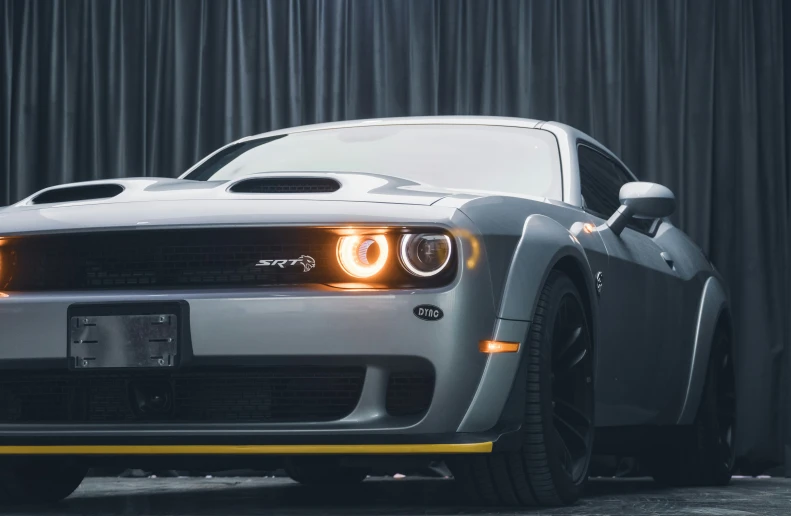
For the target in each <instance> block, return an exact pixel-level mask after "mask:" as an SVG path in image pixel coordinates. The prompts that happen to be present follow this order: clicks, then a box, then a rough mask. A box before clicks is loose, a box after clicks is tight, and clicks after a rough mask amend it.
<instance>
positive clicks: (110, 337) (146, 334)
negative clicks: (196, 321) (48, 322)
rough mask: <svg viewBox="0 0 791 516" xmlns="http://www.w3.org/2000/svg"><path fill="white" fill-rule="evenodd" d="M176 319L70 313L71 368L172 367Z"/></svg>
mask: <svg viewBox="0 0 791 516" xmlns="http://www.w3.org/2000/svg"><path fill="white" fill-rule="evenodd" d="M130 311H131V310H130ZM97 312H100V311H99V310H97ZM179 322H180V321H179V315H178V314H176V313H154V314H151V313H147V314H133V313H132V314H106V315H90V314H85V315H72V316H71V317H69V328H68V335H69V346H68V356H69V363H70V365H71V367H72V368H73V369H129V368H137V369H141V368H145V369H148V368H152V369H168V368H173V367H175V366H176V363H177V358H178V354H179V353H178V350H179V341H180V338H179V337H180V335H179Z"/></svg>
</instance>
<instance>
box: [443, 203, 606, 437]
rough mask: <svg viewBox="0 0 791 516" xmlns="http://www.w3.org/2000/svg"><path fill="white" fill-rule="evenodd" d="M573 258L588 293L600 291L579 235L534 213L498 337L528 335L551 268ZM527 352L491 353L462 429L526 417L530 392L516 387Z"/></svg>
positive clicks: (508, 285) (515, 262)
mask: <svg viewBox="0 0 791 516" xmlns="http://www.w3.org/2000/svg"><path fill="white" fill-rule="evenodd" d="M568 257H571V258H573V259H574V260H575V261H576V265H577V267H578V268H579V269H580V270H581V271H582V276H583V277H584V281H585V283H586V290H587V295H588V296H591V295H594V294H593V293H594V292H595V290H594V285H593V277H592V276H593V275H592V274H591V268H590V264H589V263H588V259H587V257H586V255H585V250H584V249H583V247H582V245H581V244H580V242H579V240H578V239H577V237H575V236H574V235H573V234H572V233H570V232H569V230H568V229H566V228H565V227H563V226H562V225H561V224H559V223H558V222H556V221H555V220H553V219H551V218H549V217H547V216H544V215H530V216H529V217H528V218H527V219H526V220H525V223H524V226H523V230H522V236H521V238H520V240H519V243H518V244H517V246H516V250H515V252H514V255H513V258H512V260H511V265H510V267H509V270H508V274H507V277H506V281H505V288H504V289H503V294H502V297H501V299H500V304H499V310H498V312H497V313H498V318H497V320H496V322H495V327H494V331H493V334H492V337H493V338H494V340H501V341H522V340H523V339H524V337H525V335H526V334H527V331H528V329H529V327H530V320H531V319H532V318H533V312H534V310H535V305H536V303H537V301H538V296H539V295H540V293H541V288H542V287H543V285H544V282H545V281H546V279H547V276H548V275H549V272H550V271H551V270H552V268H553V267H554V266H555V265H556V264H557V263H558V262H559V261H560V260H563V259H564V258H568ZM580 295H582V296H586V293H585V292H580ZM588 301H589V305H590V307H591V312H592V314H594V315H593V317H594V318H595V313H596V312H595V303H593V300H592V299H590V298H589V299H588ZM591 325H592V328H593V327H595V326H596V325H595V321H591ZM594 333H595V332H594ZM524 353H526V351H525V350H524V347H523V346H522V347H520V349H519V351H518V352H517V353H513V354H512V353H502V354H492V355H489V357H488V358H487V362H486V367H485V369H484V372H483V375H482V377H481V381H480V383H479V384H478V389H477V391H476V393H475V396H474V397H473V401H472V403H471V405H470V408H469V409H468V411H467V414H466V415H465V417H464V419H463V421H462V423H461V425H460V426H459V429H458V431H459V432H477V431H485V430H489V429H491V428H493V427H494V425H495V424H497V423H498V422H499V423H500V424H501V425H508V424H519V422H521V420H522V416H523V412H522V411H523V410H524V409H523V407H524V402H523V396H524V391H523V390H521V389H517V390H514V389H513V386H514V382H515V381H516V379H517V378H518V377H519V371H520V364H522V363H523V360H522V357H523V355H524ZM523 369H524V368H523ZM523 374H524V371H523ZM514 396H515V397H514ZM509 400H510V401H509Z"/></svg>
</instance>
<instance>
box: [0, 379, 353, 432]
mask: <svg viewBox="0 0 791 516" xmlns="http://www.w3.org/2000/svg"><path fill="white" fill-rule="evenodd" d="M364 377H365V368H363V367H270V368H258V369H253V370H247V369H245V370H238V371H201V372H183V373H180V372H179V373H177V372H173V373H171V374H141V373H114V374H94V373H93V372H72V373H60V374H26V375H22V374H10V375H9V374H4V375H3V377H2V378H0V422H2V423H136V422H159V423H162V422H174V423H224V422H248V423H254V422H259V423H277V422H320V421H335V420H338V419H343V418H344V417H346V416H347V415H349V414H350V413H351V412H352V411H353V410H354V408H355V407H356V406H357V402H358V401H359V399H360V393H361V392H362V387H363V381H364ZM158 393H159V394H160V398H162V397H163V396H162V393H167V394H166V395H164V397H166V398H168V399H167V400H163V402H162V403H160V404H158V405H157V404H155V403H150V404H148V405H146V403H144V402H145V401H146V400H148V401H151V400H153V397H152V396H153V395H156V394H158Z"/></svg>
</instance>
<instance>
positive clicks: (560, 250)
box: [497, 215, 598, 347]
mask: <svg viewBox="0 0 791 516" xmlns="http://www.w3.org/2000/svg"><path fill="white" fill-rule="evenodd" d="M566 257H571V258H573V259H574V260H575V261H576V263H577V265H578V266H579V268H580V269H581V270H582V276H583V279H584V281H585V287H586V288H585V290H586V291H587V292H580V295H582V296H586V295H587V299H586V301H587V302H588V306H589V307H590V312H591V313H590V317H591V321H590V325H591V330H592V331H591V333H592V335H593V336H594V347H595V335H596V331H595V329H596V328H597V327H598V324H597V321H596V316H597V303H596V298H595V296H596V287H595V285H594V281H593V272H592V271H591V266H590V263H589V262H588V258H587V255H586V254H585V249H584V248H583V247H582V244H580V242H579V240H578V239H577V237H576V236H574V234H572V233H571V232H570V231H569V230H568V229H566V228H565V227H563V226H562V225H561V224H560V223H559V222H557V221H555V220H553V219H551V218H549V217H547V216H545V215H530V216H529V217H527V219H526V220H525V225H524V228H523V230H522V237H521V238H520V240H519V243H518V244H517V246H516V250H515V252H514V256H513V258H512V260H511V265H510V267H509V270H508V276H507V278H506V280H505V287H504V288H503V294H502V297H501V300H500V306H499V309H498V312H497V317H498V318H499V319H510V320H516V321H530V320H531V319H532V318H533V313H534V312H535V307H536V303H537V302H538V297H539V295H540V294H541V289H542V288H543V286H544V283H546V280H547V277H548V276H549V273H550V271H551V270H552V269H553V267H555V265H556V264H557V263H558V262H559V261H560V260H562V259H564V258H566ZM539 271H540V272H539Z"/></svg>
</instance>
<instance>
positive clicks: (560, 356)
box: [451, 271, 593, 506]
mask: <svg viewBox="0 0 791 516" xmlns="http://www.w3.org/2000/svg"><path fill="white" fill-rule="evenodd" d="M522 356H523V359H524V360H526V366H527V383H526V384H525V385H522V386H519V388H522V389H525V391H526V402H525V407H524V419H523V423H522V446H521V449H519V450H515V451H509V452H500V453H494V454H492V455H489V456H470V457H460V458H458V459H457V460H456V461H455V462H452V463H451V464H452V465H451V470H452V472H453V474H454V477H455V478H456V479H457V481H460V482H461V484H462V486H464V489H465V491H466V492H467V493H469V494H470V495H472V496H473V497H475V498H476V499H477V501H483V502H485V503H488V504H490V505H510V506H520V505H568V504H572V503H574V502H575V501H577V499H578V498H579V497H580V495H581V494H582V491H583V488H584V486H585V484H586V482H587V479H588V468H589V466H590V458H591V450H592V448H593V348H592V341H591V335H590V325H589V324H588V320H587V316H586V312H585V308H584V305H583V301H582V298H581V296H580V294H579V291H578V290H577V288H576V287H575V285H574V283H573V282H572V281H571V279H570V278H569V277H568V276H566V275H565V274H563V273H560V272H558V271H552V272H551V273H550V275H549V277H548V278H547V281H546V284H545V285H544V287H543V289H542V291H541V295H540V297H539V299H538V304H537V306H536V311H535V314H534V317H533V321H532V322H531V324H530V330H529V331H528V335H527V337H526V339H525V343H524V349H523V350H522ZM514 388H517V387H514Z"/></svg>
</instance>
